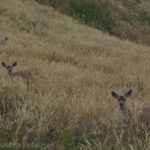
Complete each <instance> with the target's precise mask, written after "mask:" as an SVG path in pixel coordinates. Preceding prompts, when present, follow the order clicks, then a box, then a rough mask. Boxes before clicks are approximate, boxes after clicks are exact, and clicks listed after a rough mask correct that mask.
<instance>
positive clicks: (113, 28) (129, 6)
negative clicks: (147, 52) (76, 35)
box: [36, 0, 150, 45]
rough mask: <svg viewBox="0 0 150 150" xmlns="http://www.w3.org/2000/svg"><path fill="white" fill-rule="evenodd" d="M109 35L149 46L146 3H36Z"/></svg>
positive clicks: (98, 0)
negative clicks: (48, 6)
mask: <svg viewBox="0 0 150 150" xmlns="http://www.w3.org/2000/svg"><path fill="white" fill-rule="evenodd" d="M36 1H38V2H40V3H42V4H45V5H50V6H52V7H54V8H55V9H57V10H59V11H61V12H63V13H65V14H68V15H70V16H72V17H73V18H76V19H78V20H79V21H80V22H82V23H83V24H86V25H89V26H92V27H94V28H97V29H100V30H102V31H104V32H107V33H109V34H110V35H115V36H117V37H119V38H122V39H129V40H131V41H134V42H136V43H141V44H147V45H150V11H149V10H150V1H149V0H36Z"/></svg>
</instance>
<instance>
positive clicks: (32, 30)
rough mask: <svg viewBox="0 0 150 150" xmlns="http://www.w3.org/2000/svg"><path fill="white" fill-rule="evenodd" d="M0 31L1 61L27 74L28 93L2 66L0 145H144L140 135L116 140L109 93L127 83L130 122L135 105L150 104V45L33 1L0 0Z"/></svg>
mask: <svg viewBox="0 0 150 150" xmlns="http://www.w3.org/2000/svg"><path fill="white" fill-rule="evenodd" d="M0 35H1V37H3V36H6V35H7V36H8V37H9V40H8V44H7V45H6V46H3V45H1V46H0V60H1V61H4V62H6V63H10V64H11V63H13V62H14V61H17V63H18V65H17V66H16V68H15V70H16V71H20V70H29V71H30V72H32V74H33V80H32V83H30V87H31V88H30V91H29V90H28V85H26V82H24V80H23V79H22V78H19V79H18V80H16V81H15V82H11V79H10V78H9V76H8V75H7V72H6V71H5V69H4V68H3V67H1V71H0V85H1V86H0V108H1V116H0V123H1V124H0V125H1V128H0V134H1V135H0V143H8V142H16V143H22V144H25V143H31V142H34V143H47V144H48V146H53V148H52V147H51V148H49V149H55V150H56V149H60V150H63V149H65V150H77V149H80V150H105V149H106V150H123V149H132V150H138V149H139V150H140V149H142V150H148V149H150V142H149V140H150V139H149V136H148V134H147V133H145V134H143V135H142V137H141V136H137V134H136V133H135V134H132V135H130V136H128V140H127V141H126V140H124V138H122V132H123V126H122V119H121V116H120V115H119V114H120V113H119V112H118V111H117V102H116V101H115V100H114V99H113V98H112V97H111V94H110V92H111V90H112V89H114V90H116V91H117V92H118V93H124V92H125V91H126V90H127V89H128V88H129V87H132V88H133V95H132V97H131V98H130V99H129V100H128V105H129V108H130V109H131V110H133V114H134V117H135V122H136V115H137V114H138V110H139V108H142V107H143V106H144V105H150V102H149V101H150V80H149V76H150V47H144V46H140V45H136V44H133V43H131V42H129V41H121V40H119V39H117V38H115V37H110V36H108V35H105V34H103V33H101V32H100V31H97V30H94V29H92V28H89V27H86V26H84V25H80V24H79V23H78V22H76V21H74V20H72V19H71V18H68V17H66V16H64V15H61V14H59V13H57V12H55V11H54V10H53V9H52V8H48V7H46V6H41V5H39V4H37V3H36V2H34V1H33V0H13V1H12V0H1V1H0ZM135 112H136V113H135ZM136 129H137V130H138V129H139V124H137V126H136ZM51 143H54V144H53V145H50V144H51ZM54 145H55V146H56V147H57V148H56V147H55V148H54Z"/></svg>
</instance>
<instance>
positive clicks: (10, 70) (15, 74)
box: [1, 62, 32, 85]
mask: <svg viewBox="0 0 150 150" xmlns="http://www.w3.org/2000/svg"><path fill="white" fill-rule="evenodd" d="M1 64H2V66H3V67H4V68H5V69H6V70H7V72H8V75H9V76H10V77H11V80H12V82H13V81H14V80H13V79H14V78H15V77H17V79H18V78H22V79H23V80H25V81H26V83H27V85H29V84H30V81H31V78H32V74H31V72H30V71H17V72H13V69H14V67H16V66H17V62H14V63H13V64H5V63H4V62H2V63H1Z"/></svg>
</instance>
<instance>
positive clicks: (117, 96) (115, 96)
mask: <svg viewBox="0 0 150 150" xmlns="http://www.w3.org/2000/svg"><path fill="white" fill-rule="evenodd" d="M111 95H112V97H114V98H116V99H118V98H119V95H118V94H116V93H115V92H114V91H112V92H111Z"/></svg>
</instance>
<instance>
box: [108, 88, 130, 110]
mask: <svg viewBox="0 0 150 150" xmlns="http://www.w3.org/2000/svg"><path fill="white" fill-rule="evenodd" d="M131 94H132V89H130V90H129V91H128V92H127V93H125V95H123V96H120V95H118V94H116V93H115V92H114V91H112V92H111V95H112V96H113V97H114V98H115V99H117V100H118V103H119V109H120V110H121V111H124V110H125V109H126V100H127V98H128V97H129V96H130V95H131Z"/></svg>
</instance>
